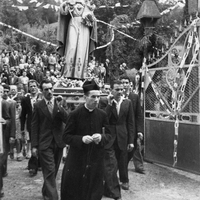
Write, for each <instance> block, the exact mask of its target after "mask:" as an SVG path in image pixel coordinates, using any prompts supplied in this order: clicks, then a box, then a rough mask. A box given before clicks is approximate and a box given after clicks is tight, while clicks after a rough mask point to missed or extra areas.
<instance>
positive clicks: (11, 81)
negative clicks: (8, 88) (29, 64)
mask: <svg viewBox="0 0 200 200" xmlns="http://www.w3.org/2000/svg"><path fill="white" fill-rule="evenodd" d="M18 81H19V78H18V77H17V76H14V78H13V79H12V76H9V85H17V84H18Z"/></svg>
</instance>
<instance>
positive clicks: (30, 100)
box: [21, 79, 41, 176]
mask: <svg viewBox="0 0 200 200" xmlns="http://www.w3.org/2000/svg"><path fill="white" fill-rule="evenodd" d="M28 88H29V92H30V93H28V94H27V95H26V96H25V97H23V98H22V101H21V106H22V112H21V131H22V133H24V134H25V127H26V131H27V132H28V139H27V148H26V151H25V148H24V149H23V154H24V156H26V158H27V159H29V158H31V120H32V113H33V107H34V104H35V103H36V102H38V101H39V100H41V93H39V92H38V86H37V82H36V81H35V80H33V79H32V80H30V81H29V82H28ZM29 173H30V175H31V176H33V175H36V174H37V169H29Z"/></svg>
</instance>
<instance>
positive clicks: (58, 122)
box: [31, 99, 67, 150]
mask: <svg viewBox="0 0 200 200" xmlns="http://www.w3.org/2000/svg"><path fill="white" fill-rule="evenodd" d="M66 120H67V112H66V111H65V110H64V108H63V107H62V106H60V105H58V103H57V101H56V99H55V100H54V109H53V115H51V114H50V112H49V110H48V107H47V105H46V102H45V100H44V99H43V100H41V101H39V102H37V103H36V104H35V106H34V110H33V114H32V121H31V146H32V147H35V148H38V149H39V150H45V149H47V148H48V147H49V146H50V144H51V143H52V140H54V141H55V142H56V144H57V145H58V147H60V148H63V147H64V146H65V144H64V143H63V141H62V135H63V131H64V126H63V123H66Z"/></svg>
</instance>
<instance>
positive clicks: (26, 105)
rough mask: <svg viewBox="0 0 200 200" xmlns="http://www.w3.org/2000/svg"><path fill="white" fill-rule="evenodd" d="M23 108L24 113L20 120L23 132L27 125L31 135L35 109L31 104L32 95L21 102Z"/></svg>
mask: <svg viewBox="0 0 200 200" xmlns="http://www.w3.org/2000/svg"><path fill="white" fill-rule="evenodd" d="M21 106H22V112H21V118H20V120H21V130H22V131H23V130H24V129H25V124H26V129H27V131H28V132H29V133H30V134H31V119H32V111H33V107H32V104H31V98H30V95H27V96H26V97H23V99H22V101H21Z"/></svg>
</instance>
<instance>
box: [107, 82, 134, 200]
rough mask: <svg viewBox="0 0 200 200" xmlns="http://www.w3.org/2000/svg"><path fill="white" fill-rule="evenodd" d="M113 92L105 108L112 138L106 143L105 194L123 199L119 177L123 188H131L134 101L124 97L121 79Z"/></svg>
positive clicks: (115, 83)
mask: <svg viewBox="0 0 200 200" xmlns="http://www.w3.org/2000/svg"><path fill="white" fill-rule="evenodd" d="M111 87H112V92H111V93H112V94H111V95H109V96H108V104H107V107H106V108H105V110H106V113H107V115H108V119H109V127H110V130H111V135H112V139H111V140H110V141H109V143H108V145H106V147H105V148H106V156H105V190H104V194H105V196H108V197H111V198H113V199H121V193H120V187H119V183H118V179H117V170H119V180H120V182H122V185H121V187H122V189H124V190H128V189H129V179H128V168H127V151H131V150H132V149H133V147H134V145H133V141H134V134H135V126H134V123H135V120H134V115H133V109H132V103H131V101H130V100H129V99H124V98H123V97H122V95H123V90H124V86H123V84H122V82H121V81H114V83H113V85H112V86H111Z"/></svg>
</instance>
